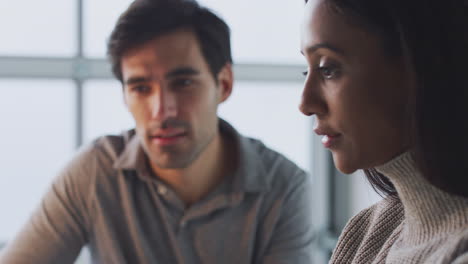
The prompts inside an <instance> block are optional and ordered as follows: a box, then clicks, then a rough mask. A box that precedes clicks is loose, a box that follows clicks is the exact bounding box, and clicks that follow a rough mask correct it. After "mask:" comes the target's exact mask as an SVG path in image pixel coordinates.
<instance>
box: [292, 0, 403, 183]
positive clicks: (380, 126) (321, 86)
mask: <svg viewBox="0 0 468 264" xmlns="http://www.w3.org/2000/svg"><path fill="white" fill-rule="evenodd" d="M325 1H326V0H312V1H309V2H308V3H307V4H306V10H305V16H304V20H303V26H302V40H301V51H302V53H303V54H304V57H305V58H306V60H307V64H308V66H309V67H308V72H307V77H306V81H305V85H304V90H303V93H302V101H301V105H300V110H301V112H303V113H304V114H305V115H307V116H311V115H315V118H316V123H315V128H314V131H315V133H317V134H318V135H320V136H321V137H322V143H323V145H324V146H325V147H326V148H328V149H330V150H331V152H332V154H333V160H334V162H335V165H336V167H337V168H338V169H339V170H340V171H342V172H343V173H348V174H349V173H353V172H354V171H356V170H358V169H367V168H372V167H375V166H377V165H381V164H383V163H385V162H387V161H389V160H390V159H392V158H393V157H395V156H396V155H398V154H400V153H402V152H404V151H405V150H406V149H407V148H408V144H409V133H408V131H409V130H408V123H409V122H408V120H409V117H408V114H407V111H406V109H407V102H408V98H409V94H410V86H411V83H412V82H411V78H410V77H409V76H410V75H409V74H407V71H406V70H405V67H404V64H403V59H402V58H401V57H389V56H388V55H386V54H385V51H384V49H383V46H382V43H381V41H380V40H379V39H378V38H377V36H376V35H375V34H373V33H371V32H369V31H366V29H364V28H360V27H358V26H356V24H357V23H356V24H355V23H349V20H347V19H345V18H344V17H343V16H342V15H339V14H337V13H334V11H332V10H330V9H329V8H328V6H327V5H326V4H324V2H325Z"/></svg>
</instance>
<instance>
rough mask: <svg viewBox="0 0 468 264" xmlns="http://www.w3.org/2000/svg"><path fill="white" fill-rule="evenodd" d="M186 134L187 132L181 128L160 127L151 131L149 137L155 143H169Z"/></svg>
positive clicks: (175, 141) (173, 142)
mask: <svg viewBox="0 0 468 264" xmlns="http://www.w3.org/2000/svg"><path fill="white" fill-rule="evenodd" d="M185 136H187V132H186V131H184V130H182V129H170V128H169V129H161V130H158V131H155V132H154V133H152V134H151V135H150V136H149V138H150V140H151V142H153V143H155V144H157V145H171V144H175V143H177V142H178V141H179V140H181V139H183V138H184V137H185Z"/></svg>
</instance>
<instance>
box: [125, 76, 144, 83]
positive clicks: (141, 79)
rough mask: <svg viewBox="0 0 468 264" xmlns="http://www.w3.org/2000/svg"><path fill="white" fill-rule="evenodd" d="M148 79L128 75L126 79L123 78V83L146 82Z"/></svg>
mask: <svg viewBox="0 0 468 264" xmlns="http://www.w3.org/2000/svg"><path fill="white" fill-rule="evenodd" d="M148 81H150V78H148V77H140V76H135V77H130V78H128V79H127V80H125V84H126V85H131V84H135V83H143V82H148Z"/></svg>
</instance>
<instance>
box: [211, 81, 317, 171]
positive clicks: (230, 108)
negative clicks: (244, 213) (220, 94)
mask: <svg viewBox="0 0 468 264" xmlns="http://www.w3.org/2000/svg"><path fill="white" fill-rule="evenodd" d="M301 89H302V84H296V83H257V82H256V83H253V82H237V83H236V85H235V87H234V90H233V94H232V95H231V97H230V98H229V99H228V100H227V101H226V102H225V103H224V104H222V105H221V106H220V109H219V115H220V116H221V117H222V118H224V119H225V120H227V121H229V122H230V123H231V124H232V125H233V126H234V127H235V128H236V129H237V130H239V132H241V133H242V134H244V135H247V136H251V137H254V138H258V139H260V140H262V141H263V143H265V145H267V146H269V147H271V148H273V149H275V150H277V151H279V152H281V153H283V154H284V155H286V156H287V157H288V158H289V159H291V160H293V161H294V162H296V163H297V164H298V165H299V166H301V167H302V168H303V169H306V170H309V169H310V160H311V157H310V155H311V152H310V148H311V142H310V138H311V137H312V129H311V123H310V120H311V119H310V118H307V117H306V116H304V115H302V113H300V112H299V109H298V105H299V100H300V97H301Z"/></svg>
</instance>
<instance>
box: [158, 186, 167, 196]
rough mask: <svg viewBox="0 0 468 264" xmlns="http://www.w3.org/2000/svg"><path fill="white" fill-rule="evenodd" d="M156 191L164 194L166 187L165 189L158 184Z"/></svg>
mask: <svg viewBox="0 0 468 264" xmlns="http://www.w3.org/2000/svg"><path fill="white" fill-rule="evenodd" d="M158 192H159V194H161V195H166V193H167V189H166V187H164V186H162V185H159V186H158Z"/></svg>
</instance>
